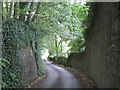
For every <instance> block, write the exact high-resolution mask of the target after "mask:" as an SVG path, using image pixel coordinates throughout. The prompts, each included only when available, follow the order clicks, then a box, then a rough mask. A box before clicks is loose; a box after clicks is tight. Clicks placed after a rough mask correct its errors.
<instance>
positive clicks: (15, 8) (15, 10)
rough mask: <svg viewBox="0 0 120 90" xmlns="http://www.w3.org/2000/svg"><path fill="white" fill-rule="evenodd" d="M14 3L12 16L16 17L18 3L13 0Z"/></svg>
mask: <svg viewBox="0 0 120 90" xmlns="http://www.w3.org/2000/svg"><path fill="white" fill-rule="evenodd" d="M14 4H15V5H14V18H16V19H17V7H18V3H17V2H15V3H14Z"/></svg>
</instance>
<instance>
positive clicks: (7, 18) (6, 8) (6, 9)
mask: <svg viewBox="0 0 120 90" xmlns="http://www.w3.org/2000/svg"><path fill="white" fill-rule="evenodd" d="M6 13H7V14H6V18H7V19H8V3H6Z"/></svg>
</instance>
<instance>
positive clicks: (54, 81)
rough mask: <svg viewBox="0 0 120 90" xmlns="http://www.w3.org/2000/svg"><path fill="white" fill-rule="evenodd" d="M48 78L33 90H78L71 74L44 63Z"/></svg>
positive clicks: (47, 62) (46, 62)
mask: <svg viewBox="0 0 120 90" xmlns="http://www.w3.org/2000/svg"><path fill="white" fill-rule="evenodd" d="M44 65H45V68H46V70H47V73H48V76H47V77H46V78H45V79H44V80H43V81H42V82H40V83H38V84H37V85H36V86H35V88H79V86H78V84H77V80H76V78H75V77H74V75H73V74H71V73H70V72H68V71H66V70H65V69H63V68H61V67H58V66H55V65H53V64H51V62H49V61H47V60H46V61H44Z"/></svg>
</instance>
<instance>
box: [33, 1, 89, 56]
mask: <svg viewBox="0 0 120 90" xmlns="http://www.w3.org/2000/svg"><path fill="white" fill-rule="evenodd" d="M40 7H41V9H40V11H39V14H38V16H37V19H36V20H35V21H34V22H32V25H33V27H34V29H36V30H38V31H39V32H40V35H41V38H42V40H41V43H42V47H44V48H46V49H48V50H49V53H50V55H53V56H55V55H61V56H62V54H63V55H65V53H67V52H65V53H64V52H63V49H65V48H64V45H63V44H61V43H62V42H65V41H70V43H69V47H70V48H71V49H70V50H69V51H68V52H83V51H84V50H85V30H86V28H87V16H88V10H89V5H81V4H80V3H73V4H71V3H68V2H61V3H53V2H51V3H45V2H42V3H41V5H40ZM55 35H57V38H55ZM58 39H61V40H58ZM55 40H57V44H55Z"/></svg>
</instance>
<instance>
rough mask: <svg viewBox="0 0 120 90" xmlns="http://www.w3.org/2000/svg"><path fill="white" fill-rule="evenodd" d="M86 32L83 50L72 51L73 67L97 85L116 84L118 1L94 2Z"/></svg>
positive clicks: (116, 85)
mask: <svg viewBox="0 0 120 90" xmlns="http://www.w3.org/2000/svg"><path fill="white" fill-rule="evenodd" d="M93 13H94V15H93V18H92V21H91V25H90V27H89V28H88V30H87V32H86V46H87V49H86V51H85V53H83V54H82V55H81V54H77V55H76V54H71V56H70V57H69V60H70V64H71V66H72V67H75V68H78V69H79V70H80V71H82V72H84V73H86V74H87V75H88V76H89V77H90V78H91V79H92V80H94V81H95V82H96V84H97V86H98V87H99V88H113V87H119V77H118V76H119V71H118V69H119V68H120V66H119V58H118V47H119V45H118V3H110V2H109V3H105V2H103V3H95V5H94V7H93Z"/></svg>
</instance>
